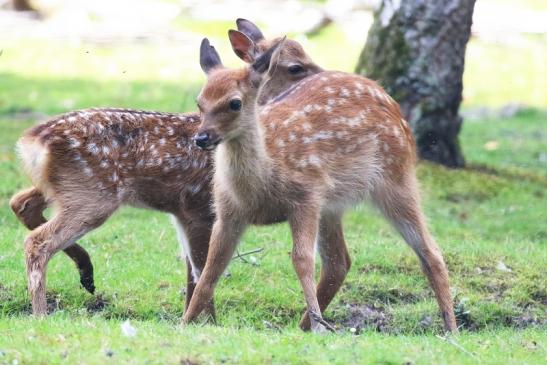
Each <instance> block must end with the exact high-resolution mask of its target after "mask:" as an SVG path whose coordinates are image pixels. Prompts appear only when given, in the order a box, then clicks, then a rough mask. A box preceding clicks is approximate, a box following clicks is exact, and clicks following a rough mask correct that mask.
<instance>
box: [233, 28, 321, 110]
mask: <svg viewBox="0 0 547 365" xmlns="http://www.w3.org/2000/svg"><path fill="white" fill-rule="evenodd" d="M236 23H237V28H238V30H230V31H229V32H228V37H229V39H230V43H231V44H232V49H233V50H234V52H235V54H236V55H237V56H238V57H239V58H241V59H242V60H243V61H244V62H247V63H249V64H253V63H254V62H255V61H256V60H257V58H258V57H259V56H260V55H262V54H263V53H264V52H265V51H266V50H268V49H270V48H272V46H274V45H275V44H277V43H279V41H280V40H281V38H275V39H273V40H271V41H267V40H266V39H264V36H263V35H262V32H261V31H260V29H258V27H257V26H256V25H255V24H253V23H252V22H250V21H248V20H246V19H241V18H240V19H238V20H237V21H236ZM322 71H323V69H322V68H321V67H319V66H318V65H316V64H315V63H314V62H313V61H312V59H311V58H310V57H309V56H308V55H307V54H306V52H304V49H303V48H302V46H301V45H300V44H299V43H298V42H296V41H294V40H291V39H287V40H285V42H284V45H283V47H282V48H281V53H280V55H279V60H278V62H277V67H276V68H275V70H274V73H272V74H271V75H269V80H268V82H266V83H264V85H263V87H262V89H261V91H260V95H259V96H258V99H257V102H258V105H264V104H266V103H267V102H268V101H270V100H272V99H275V98H276V97H282V95H283V93H284V92H285V91H287V90H288V89H289V88H290V87H291V86H293V85H294V84H296V83H298V82H299V81H301V80H303V79H305V78H306V77H308V76H310V75H314V74H316V73H319V72H322Z"/></svg>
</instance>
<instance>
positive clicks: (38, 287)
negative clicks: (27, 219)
mask: <svg viewBox="0 0 547 365" xmlns="http://www.w3.org/2000/svg"><path fill="white" fill-rule="evenodd" d="M90 211H93V210H87V209H86V210H85V211H84V212H78V211H75V210H74V209H71V210H61V211H60V212H59V213H58V214H57V215H56V216H55V217H54V218H53V219H52V220H50V221H48V222H46V223H44V224H43V225H41V226H40V227H38V228H36V229H35V230H34V231H32V232H31V233H30V234H29V235H28V237H27V238H26V240H25V260H26V266H27V276H28V290H29V294H30V298H31V302H32V313H33V314H35V315H39V316H42V315H45V314H46V313H47V303H46V268H47V264H48V262H49V260H50V259H51V257H52V256H53V255H54V254H55V253H56V252H57V251H59V250H62V249H65V248H67V247H69V246H70V245H72V244H73V242H74V241H75V240H76V239H77V238H79V237H81V236H83V235H84V234H86V233H87V232H89V231H90V230H92V229H93V228H95V227H98V226H100V225H101V224H102V223H103V222H104V221H105V220H106V218H107V217H108V215H109V214H105V213H98V215H97V216H89V212H90Z"/></svg>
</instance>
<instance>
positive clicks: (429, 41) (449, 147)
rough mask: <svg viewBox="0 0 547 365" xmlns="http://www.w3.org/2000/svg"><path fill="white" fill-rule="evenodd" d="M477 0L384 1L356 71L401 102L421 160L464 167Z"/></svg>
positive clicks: (376, 14)
mask: <svg viewBox="0 0 547 365" xmlns="http://www.w3.org/2000/svg"><path fill="white" fill-rule="evenodd" d="M474 5H475V0H437V1H428V0H383V1H382V4H381V6H380V8H379V9H378V11H377V12H376V13H375V20H374V23H373V25H372V27H371V29H370V31H369V33H368V39H367V42H366V45H365V48H364V49H363V52H362V53H361V56H360V57H359V61H358V64H357V69H356V72H357V73H360V74H364V75H366V76H367V77H370V78H371V79H375V80H378V81H379V82H380V83H381V84H382V85H383V86H384V87H385V89H386V91H387V92H388V93H389V94H390V95H391V96H393V98H394V99H395V100H397V101H398V102H399V103H400V105H401V109H402V111H403V114H404V115H405V118H407V120H408V122H409V123H410V125H411V126H412V130H413V132H414V135H415V137H416V143H417V147H418V154H419V156H420V157H421V158H423V159H426V160H430V161H433V162H437V163H440V164H443V165H446V166H449V167H463V166H464V163H465V161H464V158H463V155H462V152H461V149H460V145H459V142H458V133H459V132H460V127H461V123H462V118H461V117H460V116H459V114H458V109H459V107H460V103H461V100H462V76H463V68H464V56H465V47H466V44H467V41H468V40H469V36H470V33H471V23H472V15H473V8H474Z"/></svg>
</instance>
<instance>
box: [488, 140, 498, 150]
mask: <svg viewBox="0 0 547 365" xmlns="http://www.w3.org/2000/svg"><path fill="white" fill-rule="evenodd" d="M499 145H500V143H499V142H498V141H488V142H486V143H485V144H484V149H485V150H487V151H494V150H497V149H498V147H499Z"/></svg>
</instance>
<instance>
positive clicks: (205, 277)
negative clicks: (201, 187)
mask: <svg viewBox="0 0 547 365" xmlns="http://www.w3.org/2000/svg"><path fill="white" fill-rule="evenodd" d="M284 42H285V41H284V40H282V41H280V42H279V43H277V44H276V45H275V46H273V47H271V48H270V49H269V50H267V51H266V52H264V53H263V54H262V55H261V56H260V57H258V58H257V59H256V60H255V61H254V63H253V64H252V66H251V67H249V68H245V69H239V70H231V69H226V68H223V67H222V64H221V63H220V58H219V56H218V54H217V52H216V51H215V50H214V48H212V47H211V46H210V45H209V42H208V40H207V39H204V40H203V42H202V45H201V49H200V63H201V67H202V69H203V70H204V71H205V73H206V74H207V82H206V84H205V86H204V87H203V89H202V90H201V92H200V94H199V96H198V106H199V109H200V111H201V126H200V128H199V130H198V133H197V134H196V136H195V137H194V139H195V141H196V144H197V145H198V146H200V147H201V148H203V149H205V150H211V149H214V148H215V147H216V152H215V155H214V159H215V161H214V166H215V169H214V176H213V197H214V203H215V215H216V218H215V223H214V225H213V230H212V236H211V241H210V247H209V253H208V257H207V262H206V264H205V268H204V270H203V272H202V275H201V277H200V280H199V281H198V284H197V286H196V288H195V291H194V295H193V297H192V299H191V300H190V305H189V306H188V308H187V311H186V313H185V315H184V319H183V322H189V321H192V320H194V319H195V318H196V317H197V315H198V314H199V313H200V312H201V310H202V308H204V306H205V304H206V303H208V302H209V301H210V300H211V298H212V297H213V292H214V287H215V285H216V283H217V281H218V278H219V277H220V275H221V273H222V272H223V271H224V269H225V268H226V266H227V264H228V262H229V260H230V257H231V256H232V254H233V251H234V249H235V247H236V245H237V243H238V240H239V238H240V237H241V235H242V233H243V232H244V231H245V228H246V227H247V226H248V225H249V224H270V223H274V222H281V221H285V220H288V222H289V225H290V228H291V231H292V237H293V250H292V261H293V264H294V267H295V270H296V273H297V275H298V278H299V280H300V283H301V286H302V289H303V292H304V297H305V299H306V305H307V314H305V315H304V318H303V320H302V322H301V326H302V327H303V328H306V327H307V326H309V325H311V329H312V330H313V331H314V332H321V331H324V330H325V326H324V324H325V322H324V320H323V319H322V317H321V312H322V311H324V310H325V308H326V307H327V305H328V304H329V302H330V301H331V299H332V298H333V297H334V295H335V293H336V292H337V291H338V289H339V287H340V285H341V284H342V282H343V280H344V278H345V276H346V273H347V272H348V270H349V267H350V257H349V254H348V250H347V248H346V244H345V242H344V237H343V232H342V223H341V217H342V214H343V213H344V211H345V210H346V209H347V208H348V207H350V206H352V205H355V204H356V203H357V202H360V201H363V200H365V199H367V198H370V199H371V200H372V202H373V203H374V204H375V205H376V206H377V207H378V208H379V209H380V210H381V211H382V213H383V214H384V215H385V217H386V218H387V219H388V220H389V221H390V222H391V223H392V224H393V225H394V227H395V228H396V229H397V230H398V231H399V233H400V234H401V235H402V236H403V238H404V239H405V241H406V242H407V243H408V244H409V245H410V246H411V248H412V249H413V250H414V251H415V253H416V254H417V256H418V258H419V259H420V262H421V265H422V268H423V271H424V273H425V274H426V275H427V277H428V279H429V282H430V284H431V287H432V288H433V291H434V292H435V295H436V298H437V301H438V304H439V306H440V309H441V313H442V316H443V319H444V325H445V328H446V329H447V330H450V331H457V327H456V322H455V318H454V312H453V307H452V298H451V295H450V291H449V284H448V272H447V269H446V267H445V264H444V261H443V257H442V255H441V252H440V250H439V248H438V246H437V245H436V243H435V241H434V240H433V238H432V237H431V236H430V234H429V232H428V230H427V227H426V224H425V219H424V215H423V213H422V210H421V208H420V196H419V193H418V187H417V181H416V175H415V162H416V154H415V145H414V140H413V137H412V133H411V131H410V129H409V127H408V125H407V122H406V121H405V120H404V119H403V117H402V115H401V112H400V109H399V106H398V104H397V103H396V102H395V101H394V100H393V99H392V98H391V97H390V96H389V95H387V94H386V93H385V91H384V90H383V89H382V88H381V87H380V86H379V85H378V84H376V83H375V82H374V81H371V80H368V79H366V78H363V77H360V76H357V75H352V74H345V73H342V72H323V73H319V74H316V75H313V76H310V77H308V78H306V79H304V80H303V81H301V82H300V83H299V84H298V85H296V86H295V87H293V88H291V89H289V90H288V91H287V92H285V93H283V94H282V95H280V96H278V97H277V98H276V99H274V100H275V102H274V103H270V104H267V105H266V106H265V107H263V108H261V110H260V112H259V111H258V110H257V107H256V102H257V99H260V96H259V95H260V94H261V93H263V92H267V91H268V90H269V89H270V88H275V84H276V83H275V79H276V77H277V73H278V72H280V71H281V70H283V69H284V68H283V67H282V66H283V63H282V61H280V55H281V49H283V48H284ZM316 241H317V244H318V247H319V253H320V257H321V260H322V263H323V265H322V270H321V278H320V281H319V284H318V286H317V289H316V288H315V280H314V245H315V243H316Z"/></svg>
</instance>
